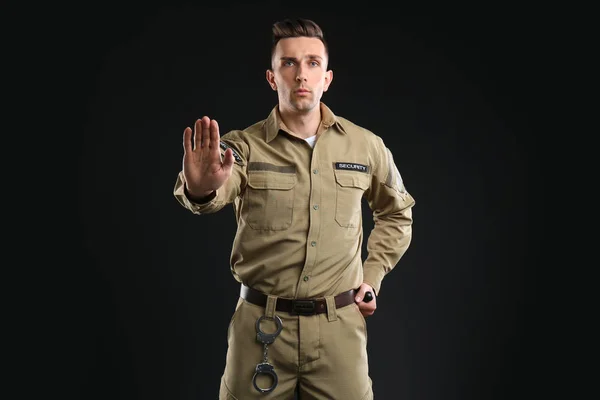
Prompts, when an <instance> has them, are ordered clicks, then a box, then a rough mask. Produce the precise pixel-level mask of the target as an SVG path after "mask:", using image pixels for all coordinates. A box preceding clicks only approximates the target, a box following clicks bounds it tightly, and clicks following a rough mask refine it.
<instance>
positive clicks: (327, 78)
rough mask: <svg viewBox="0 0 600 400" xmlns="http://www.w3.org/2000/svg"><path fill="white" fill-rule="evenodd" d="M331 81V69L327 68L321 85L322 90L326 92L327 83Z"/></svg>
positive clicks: (329, 83)
mask: <svg viewBox="0 0 600 400" xmlns="http://www.w3.org/2000/svg"><path fill="white" fill-rule="evenodd" d="M332 81H333V71H332V70H329V71H327V72H326V73H325V85H323V91H324V92H326V91H327V89H329V85H331V82H332Z"/></svg>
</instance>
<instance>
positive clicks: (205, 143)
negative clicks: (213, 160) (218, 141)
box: [202, 117, 210, 149]
mask: <svg viewBox="0 0 600 400" xmlns="http://www.w3.org/2000/svg"><path fill="white" fill-rule="evenodd" d="M209 147H210V118H208V117H203V118H202V148H203V149H206V148H209Z"/></svg>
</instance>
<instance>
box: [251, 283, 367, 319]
mask: <svg viewBox="0 0 600 400" xmlns="http://www.w3.org/2000/svg"><path fill="white" fill-rule="evenodd" d="M356 293H357V291H356V290H354V289H350V290H348V291H347V292H343V293H340V294H338V295H337V296H335V297H334V301H335V308H341V307H345V306H347V305H349V304H352V303H354V296H356ZM240 297H241V298H242V299H244V300H246V301H247V302H249V303H252V304H255V305H257V306H261V307H266V305H267V295H266V294H264V293H263V292H260V291H258V290H256V289H252V288H251V287H248V286H246V285H244V284H242V287H241V289H240ZM275 310H277V311H284V312H287V313H290V314H293V315H314V314H321V313H325V312H327V302H326V301H325V298H315V299H288V298H284V297H277V302H276V305H275Z"/></svg>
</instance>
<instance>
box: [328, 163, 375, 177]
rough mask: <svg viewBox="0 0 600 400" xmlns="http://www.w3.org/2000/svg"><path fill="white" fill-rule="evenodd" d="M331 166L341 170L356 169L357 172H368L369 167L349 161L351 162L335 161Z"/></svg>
mask: <svg viewBox="0 0 600 400" xmlns="http://www.w3.org/2000/svg"><path fill="white" fill-rule="evenodd" d="M333 167H334V168H335V169H342V170H346V171H358V172H364V173H366V174H368V173H369V169H370V168H369V166H368V165H363V164H357V163H351V162H335V163H333Z"/></svg>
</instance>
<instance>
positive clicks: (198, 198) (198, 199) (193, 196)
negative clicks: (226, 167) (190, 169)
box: [184, 184, 215, 203]
mask: <svg viewBox="0 0 600 400" xmlns="http://www.w3.org/2000/svg"><path fill="white" fill-rule="evenodd" d="M184 189H185V195H186V196H187V197H188V199H190V200H191V201H193V202H195V203H203V202H205V201H207V200H209V198H210V197H211V195H212V194H213V193H214V192H215V191H214V190H210V191H208V192H206V191H201V192H192V191H190V190H189V188H188V187H187V184H186V185H185V187H184Z"/></svg>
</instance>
